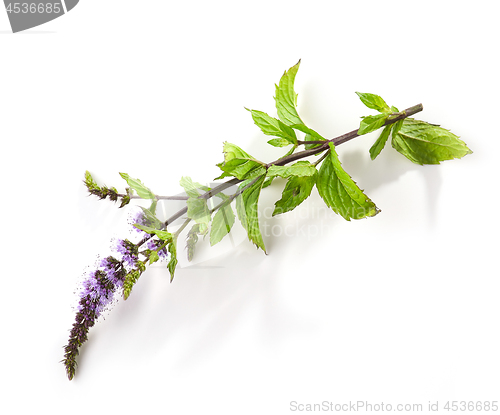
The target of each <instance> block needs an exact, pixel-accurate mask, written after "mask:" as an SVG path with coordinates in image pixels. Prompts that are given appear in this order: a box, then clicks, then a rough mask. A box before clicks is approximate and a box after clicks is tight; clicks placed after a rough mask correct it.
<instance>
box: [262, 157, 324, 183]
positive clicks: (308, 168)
mask: <svg viewBox="0 0 500 415" xmlns="http://www.w3.org/2000/svg"><path fill="white" fill-rule="evenodd" d="M315 174H316V167H314V166H313V165H312V164H311V163H310V162H309V161H298V162H297V163H295V164H292V165H291V166H276V165H272V166H271V167H269V169H267V177H276V176H280V177H283V178H284V179H287V178H289V177H291V176H314V175H315Z"/></svg>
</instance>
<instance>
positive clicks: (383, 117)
mask: <svg viewBox="0 0 500 415" xmlns="http://www.w3.org/2000/svg"><path fill="white" fill-rule="evenodd" d="M356 94H357V95H358V96H359V98H360V99H361V101H362V102H363V104H365V105H366V106H367V107H368V108H371V109H374V110H377V111H379V112H380V113H381V114H378V115H370V116H367V117H363V119H362V121H361V123H360V127H359V130H358V135H362V134H367V133H369V132H372V131H375V130H377V129H379V128H381V127H383V126H384V125H385V128H384V129H383V130H382V133H381V134H380V136H379V138H378V139H377V140H376V141H375V143H374V144H373V146H372V147H371V148H370V157H371V159H372V160H375V158H376V157H377V156H378V155H379V154H380V152H381V151H382V150H383V148H384V147H385V144H386V142H387V140H388V139H389V136H390V135H391V132H392V141H391V144H392V147H393V148H395V149H396V150H397V151H398V152H399V153H401V154H402V155H404V156H405V157H406V158H407V159H409V160H410V161H412V162H413V163H416V164H420V165H423V164H439V163H440V162H441V161H445V160H452V159H454V158H462V157H463V156H465V155H467V154H470V153H472V151H471V150H470V149H469V148H468V147H467V145H466V144H465V143H464V142H463V141H462V140H460V139H459V138H458V137H457V136H456V135H455V134H453V133H452V132H451V131H449V130H446V129H444V128H442V127H440V126H439V125H434V124H429V123H427V122H425V121H420V120H415V119H413V118H405V119H403V120H399V121H396V122H394V121H393V122H392V123H390V124H389V122H391V118H393V119H394V118H397V116H398V115H401V113H399V111H398V109H397V108H396V107H389V106H388V105H387V104H386V102H385V101H384V100H383V99H382V98H381V97H380V96H378V95H375V94H369V93H361V92H356ZM403 114H404V112H403ZM404 115H406V114H404Z"/></svg>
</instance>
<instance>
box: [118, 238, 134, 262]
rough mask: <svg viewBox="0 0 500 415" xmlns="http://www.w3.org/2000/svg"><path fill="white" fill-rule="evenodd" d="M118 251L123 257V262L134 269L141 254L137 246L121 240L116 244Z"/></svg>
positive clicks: (126, 240)
mask: <svg viewBox="0 0 500 415" xmlns="http://www.w3.org/2000/svg"><path fill="white" fill-rule="evenodd" d="M116 251H117V252H118V253H120V254H121V255H122V259H121V260H122V262H123V263H124V264H126V265H128V266H130V267H133V266H134V265H135V263H136V262H137V260H138V256H139V252H138V248H137V245H135V244H133V243H132V242H130V241H129V240H128V239H125V240H123V239H119V240H118V242H117V244H116Z"/></svg>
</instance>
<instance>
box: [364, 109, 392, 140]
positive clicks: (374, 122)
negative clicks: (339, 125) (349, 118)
mask: <svg viewBox="0 0 500 415" xmlns="http://www.w3.org/2000/svg"><path fill="white" fill-rule="evenodd" d="M388 117H389V115H388V114H378V115H369V116H368V117H363V119H362V120H361V123H360V124H359V130H358V135H363V134H368V133H371V132H372V131H375V130H378V129H379V128H380V127H382V126H383V125H384V124H385V122H386V121H387V118H388Z"/></svg>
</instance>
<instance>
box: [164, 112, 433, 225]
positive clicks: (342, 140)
mask: <svg viewBox="0 0 500 415" xmlns="http://www.w3.org/2000/svg"><path fill="white" fill-rule="evenodd" d="M423 109H424V107H423V105H422V104H418V105H414V106H413V107H410V108H407V109H405V110H404V111H401V112H400V114H399V115H398V116H396V117H394V118H390V119H388V120H387V121H386V122H385V124H384V125H383V126H386V125H389V124H393V123H395V122H397V121H399V120H403V119H405V118H407V117H411V116H412V115H414V114H416V113H418V112H420V111H422V110H423ZM356 137H359V134H358V130H353V131H351V132H348V133H346V134H343V135H341V136H339V137H336V138H332V139H331V140H326V141H322V142H321V143H322V145H320V146H319V147H316V148H311V149H309V150H304V151H299V152H298V153H294V154H290V155H289V156H286V157H283V158H280V159H278V160H275V161H273V162H271V163H268V164H267V165H266V168H269V167H271V166H273V165H276V166H284V165H285V164H288V163H291V162H292V161H295V160H299V159H302V158H305V157H309V156H312V155H314V154H318V153H320V152H323V151H325V150H328V149H329V148H330V147H329V145H328V143H333V144H334V145H336V146H338V145H340V144H343V143H345V142H347V141H349V140H352V139H353V138H356ZM308 143H310V142H308ZM242 181H243V180H240V179H236V178H234V179H231V180H228V181H227V182H225V183H221V184H220V185H218V186H216V187H214V188H213V189H212V190H210V191H208V192H205V193H203V194H202V195H200V197H199V198H200V199H207V200H208V199H210V198H211V197H213V196H215V195H216V194H217V193H219V192H222V191H223V190H225V189H227V188H229V187H231V186H234V185H235V184H238V183H240V182H242ZM186 213H187V206H186V207H184V208H182V209H181V210H179V211H178V212H177V213H175V214H174V215H172V216H171V217H170V218H168V219H167V220H166V221H165V224H164V225H165V227H166V226H167V225H169V224H171V223H172V222H173V221H175V220H176V219H178V218H180V217H181V216H182V215H185V214H186Z"/></svg>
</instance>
